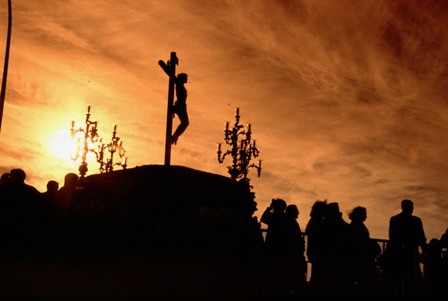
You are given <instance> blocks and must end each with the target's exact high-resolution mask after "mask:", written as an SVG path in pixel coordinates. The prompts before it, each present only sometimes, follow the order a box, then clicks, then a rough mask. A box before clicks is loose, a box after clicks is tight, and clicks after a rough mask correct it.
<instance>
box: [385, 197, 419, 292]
mask: <svg viewBox="0 0 448 301" xmlns="http://www.w3.org/2000/svg"><path fill="white" fill-rule="evenodd" d="M413 212H414V203H413V202H412V201H411V200H403V201H401V212H400V213H399V214H397V215H394V216H392V217H391V218H390V221H389V244H388V249H389V250H388V256H391V258H390V260H389V263H390V264H392V266H389V271H390V272H393V274H392V275H389V276H390V277H389V281H390V283H389V284H390V285H391V286H390V289H391V291H390V292H389V293H391V294H395V295H418V294H420V290H421V287H422V282H423V278H422V272H421V269H420V262H419V258H420V251H422V252H423V251H425V249H426V237H425V232H424V230H423V223H422V220H421V219H420V218H419V217H417V216H414V215H412V213H413ZM419 248H420V249H419Z"/></svg>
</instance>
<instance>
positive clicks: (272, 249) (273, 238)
mask: <svg viewBox="0 0 448 301" xmlns="http://www.w3.org/2000/svg"><path fill="white" fill-rule="evenodd" d="M285 210H286V202H285V201H284V200H282V199H273V200H272V201H271V204H270V206H269V207H267V208H266V210H265V211H264V212H263V214H262V215H261V218H260V221H261V222H262V223H264V224H266V225H268V228H267V232H266V238H265V246H266V249H267V251H268V253H272V254H278V253H280V254H283V251H284V243H285V241H284V226H285V225H284V224H285Z"/></svg>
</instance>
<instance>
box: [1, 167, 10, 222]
mask: <svg viewBox="0 0 448 301" xmlns="http://www.w3.org/2000/svg"><path fill="white" fill-rule="evenodd" d="M10 177H11V174H10V173H9V172H5V173H3V174H2V176H1V177H0V209H1V208H3V207H4V206H5V205H6V204H5V202H6V198H7V194H8V189H9V179H10ZM0 214H1V213H0Z"/></svg>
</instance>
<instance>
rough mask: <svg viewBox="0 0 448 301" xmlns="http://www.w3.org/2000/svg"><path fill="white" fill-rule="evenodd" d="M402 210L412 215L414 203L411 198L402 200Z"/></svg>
mask: <svg viewBox="0 0 448 301" xmlns="http://www.w3.org/2000/svg"><path fill="white" fill-rule="evenodd" d="M401 210H402V212H403V213H405V214H409V215H411V214H412V212H414V203H413V202H412V201H411V200H402V201H401Z"/></svg>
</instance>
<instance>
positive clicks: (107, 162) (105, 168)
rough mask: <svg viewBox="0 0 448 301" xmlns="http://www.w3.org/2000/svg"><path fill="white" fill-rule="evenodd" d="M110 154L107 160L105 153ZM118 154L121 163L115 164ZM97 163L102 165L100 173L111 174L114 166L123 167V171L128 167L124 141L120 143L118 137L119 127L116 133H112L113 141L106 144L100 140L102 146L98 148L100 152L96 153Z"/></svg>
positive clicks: (115, 127)
mask: <svg viewBox="0 0 448 301" xmlns="http://www.w3.org/2000/svg"><path fill="white" fill-rule="evenodd" d="M106 150H107V151H108V152H109V154H110V157H109V158H105V151H106ZM116 152H118V155H119V156H120V162H117V163H114V155H115V153H116ZM95 154H96V158H97V162H98V163H100V172H101V173H105V172H111V171H113V170H114V166H121V167H122V168H123V169H126V167H127V164H126V163H127V159H128V158H127V157H125V156H124V155H125V154H126V150H125V149H124V147H123V141H120V137H118V136H117V125H115V126H114V131H113V132H112V139H111V142H110V143H107V144H104V143H103V140H102V139H100V145H99V146H98V151H97V152H95Z"/></svg>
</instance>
